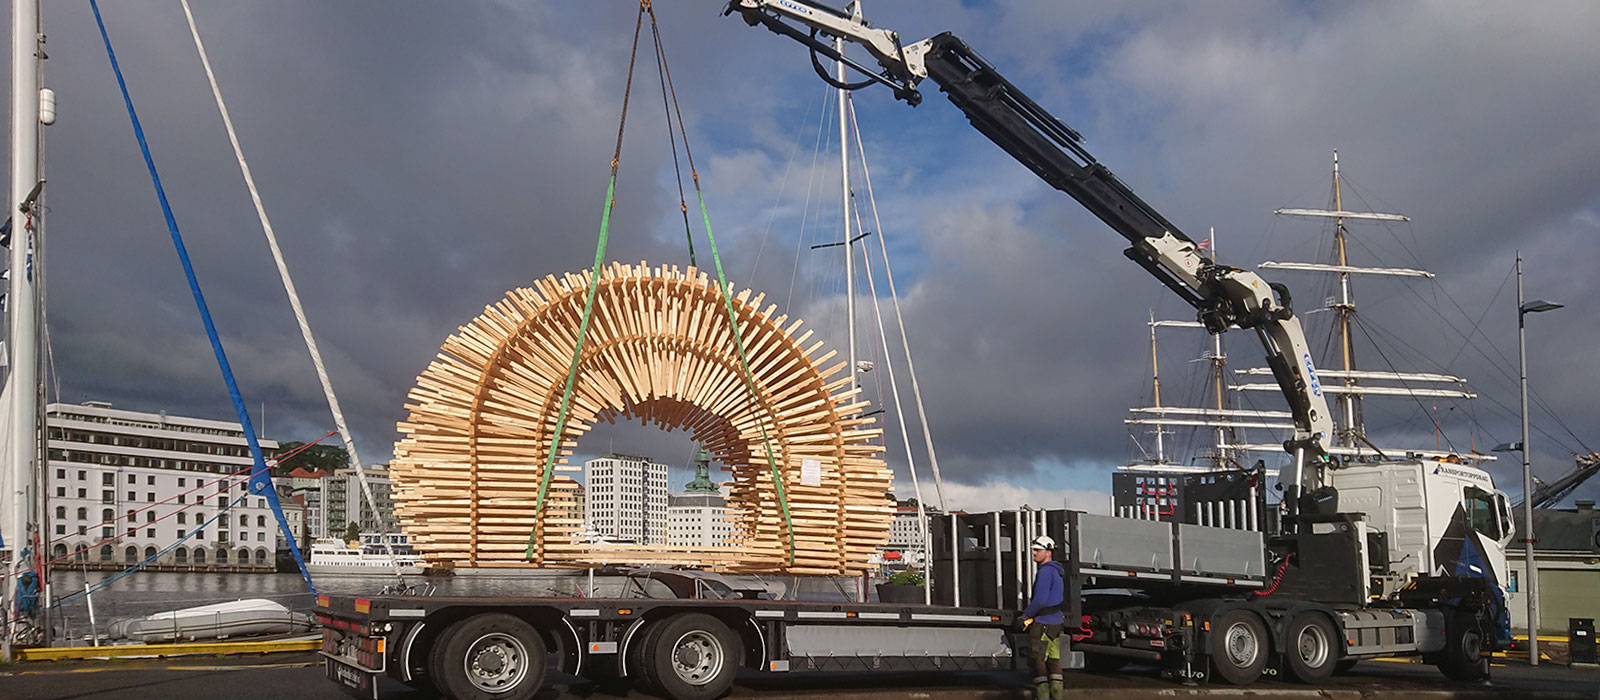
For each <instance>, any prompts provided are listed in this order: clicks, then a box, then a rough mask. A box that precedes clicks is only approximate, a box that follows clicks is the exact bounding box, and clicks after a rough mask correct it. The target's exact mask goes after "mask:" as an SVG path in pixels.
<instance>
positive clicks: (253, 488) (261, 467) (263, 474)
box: [89, 0, 317, 593]
mask: <svg viewBox="0 0 1600 700" xmlns="http://www.w3.org/2000/svg"><path fill="white" fill-rule="evenodd" d="M89 7H90V8H91V9H93V10H94V21H95V24H96V25H98V26H99V28H100V38H101V40H102V41H104V42H105V47H106V57H107V58H108V59H110V61H111V71H112V73H114V74H116V77H117V87H118V89H120V90H121V91H122V102H123V104H124V105H125V106H126V107H127V108H128V121H129V122H131V123H132V125H133V135H134V137H135V138H136V139H137V140H138V142H139V151H140V152H141V153H142V154H143V155H144V163H145V167H146V169H148V170H149V171H150V184H151V185H152V186H154V187H155V190H156V199H157V200H159V201H160V203H161V214H162V216H163V217H164V218H165V219H166V221H167V231H168V233H170V234H171V236H172V246H173V248H174V249H176V251H177V254H178V262H179V263H181V264H182V266H183V273H184V276H185V277H187V278H188V281H189V291H190V292H191V293H192V294H193V296H194V303H195V307H196V308H197V309H198V310H199V311H200V321H201V323H202V324H203V325H204V326H205V330H206V337H207V338H209V339H210V341H211V351H212V354H214V355H215V356H216V358H217V367H218V369H219V370H221V372H222V380H223V383H224V384H226V385H227V387H228V396H229V398H231V399H232V400H233V409H234V412H235V413H237V414H238V416H239V427H240V428H241V429H242V430H243V432H244V439H245V443H246V444H247V445H249V447H250V456H251V458H252V459H253V460H254V461H255V468H254V470H253V471H252V472H251V474H250V488H249V490H248V491H247V493H248V492H254V493H255V494H256V495H257V496H260V497H263V498H266V499H267V502H268V503H269V504H271V505H272V511H273V514H274V515H275V516H276V517H277V520H278V526H279V527H280V528H282V529H283V533H284V537H285V539H287V540H289V551H290V552H291V553H293V554H294V560H295V563H296V564H297V565H299V567H300V575H301V577H303V578H304V579H305V581H306V588H307V589H308V590H310V591H311V592H312V593H316V591H317V589H316V586H315V585H314V584H313V583H312V582H311V573H310V572H309V571H307V570H306V563H305V559H304V558H303V557H301V556H300V544H299V543H298V542H295V541H294V537H293V536H291V534H290V533H291V530H290V528H289V521H288V519H287V518H285V517H284V516H283V508H282V507H281V506H279V505H278V491H277V489H274V488H273V487H272V473H271V472H270V471H268V469H267V461H266V457H265V456H263V455H262V453H261V443H260V442H259V441H257V440H256V432H255V428H254V427H252V426H251V424H250V411H249V410H248V409H246V408H245V405H244V397H243V396H242V395H240V393H239V384H238V382H236V381H235V380H234V377H233V367H232V366H231V365H229V364H228V355H227V352H226V351H225V350H223V347H222V338H221V337H220V336H219V335H218V334H217V327H216V324H215V323H213V322H212V320H211V310H210V309H209V308H207V306H206V298H205V295H204V294H203V293H202V292H201V291H200V280H199V279H198V278H196V277H195V272H194V264H193V263H192V262H191V261H190V260H189V251H188V249H187V248H186V247H185V246H184V244H183V235H182V234H181V233H179V231H178V220H177V218H176V217H175V216H174V215H173V213H172V204H171V203H170V202H168V201H167V193H166V190H164V189H162V187H161V175H160V174H159V173H157V172H156V162H155V159H154V158H153V157H152V156H151V155H150V144H149V143H148V142H147V141H145V137H144V127H143V126H141V125H140V124H139V114H138V112H136V111H135V110H134V108H133V97H132V96H131V95H129V93H128V83H127V81H125V80H124V79H123V77H122V67H121V66H120V65H118V64H117V54H116V51H114V50H113V49H112V48H111V36H110V35H109V34H108V33H106V24H105V20H104V19H103V18H102V17H101V16H100V3H99V2H98V0H89ZM241 498H243V497H242V496H241ZM180 541H182V540H180ZM174 546H175V545H174Z"/></svg>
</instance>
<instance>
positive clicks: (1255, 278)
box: [725, 0, 1337, 508]
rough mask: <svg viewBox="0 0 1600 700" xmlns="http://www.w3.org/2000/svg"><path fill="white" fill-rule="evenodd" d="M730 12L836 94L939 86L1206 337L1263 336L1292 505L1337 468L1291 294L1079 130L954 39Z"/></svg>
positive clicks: (768, 9) (732, 6)
mask: <svg viewBox="0 0 1600 700" xmlns="http://www.w3.org/2000/svg"><path fill="white" fill-rule="evenodd" d="M734 12H737V13H739V15H740V16H741V17H743V18H744V20H745V22H746V23H748V24H750V25H751V26H755V25H758V24H759V25H761V26H764V27H766V28H767V29H770V30H772V31H773V32H776V33H778V34H782V35H784V36H788V37H790V38H793V39H795V40H797V41H799V42H801V43H802V44H805V45H806V46H808V47H809V48H810V49H811V52H812V63H813V65H814V66H815V67H816V69H817V74H818V75H820V76H822V78H823V79H824V80H826V81H827V82H828V83H830V84H832V85H835V86H836V87H844V88H857V87H863V86H866V85H869V84H872V83H881V84H884V85H886V86H888V87H889V88H891V89H892V90H894V94H895V97H896V98H898V99H901V100H904V101H905V102H907V103H908V104H910V105H912V106H916V105H918V104H920V103H921V101H922V95H921V93H920V92H918V90H917V84H918V83H919V82H921V81H922V80H923V79H929V80H932V81H933V82H934V83H936V84H938V85H939V89H940V91H942V92H944V93H945V95H946V96H948V97H949V98H950V101H951V102H952V103H954V104H955V106H956V107H958V108H960V109H961V111H962V112H964V113H966V115H967V119H968V120H969V121H971V123H972V126H973V127H974V128H976V129H977V130H978V131H980V132H982V133H983V135H985V136H987V137H989V140H991V141H994V142H995V144H996V145H998V146H1000V147H1001V148H1003V149H1005V151H1006V152H1007V153H1009V154H1011V156H1012V157H1013V158H1016V159H1017V161H1018V162H1020V163H1022V164H1023V165H1026V166H1027V167H1028V169H1029V170H1032V171H1033V172H1034V174H1036V175H1038V176H1039V177H1040V178H1041V179H1043V180H1044V181H1045V182H1048V183H1050V185H1051V186H1052V187H1055V188H1056V189H1058V190H1061V191H1063V192H1066V193H1067V194H1069V195H1072V198H1073V199H1076V200H1078V203H1079V204H1082V205H1083V206H1084V207H1085V208H1087V209H1088V210H1089V211H1090V212H1093V213H1094V215H1095V216H1097V217H1099V218H1100V220H1101V221H1104V222H1105V223H1106V224H1107V225H1108V226H1110V227H1111V228H1112V229H1114V230H1115V231H1116V232H1117V233H1120V234H1122V236H1123V237H1124V238H1127V239H1128V241H1129V242H1130V243H1131V244H1132V245H1131V246H1130V247H1129V248H1128V249H1127V250H1125V251H1123V254H1124V255H1126V256H1127V257H1128V259H1130V260H1132V261H1134V262H1136V263H1138V264H1139V265H1140V266H1141V267H1143V268H1144V269H1145V270H1147V271H1149V272H1150V274H1152V275H1155V277H1156V279H1159V280H1161V282H1162V283H1163V284H1165V285H1166V286H1167V287H1169V288H1170V289H1172V291H1174V292H1176V293H1177V294H1178V296H1180V297H1182V298H1183V300H1184V301H1186V302H1188V303H1189V304H1190V305H1191V306H1194V307H1195V310H1196V312H1197V315H1198V317H1199V320H1200V322H1201V323H1202V324H1204V325H1205V327H1206V329H1207V330H1209V331H1211V332H1212V333H1221V332H1222V331H1224V330H1227V329H1228V328H1230V327H1238V328H1249V329H1254V330H1255V331H1256V335H1257V337H1258V338H1259V339H1260V340H1261V343H1262V346H1263V347H1264V349H1265V350H1266V358H1267V364H1268V366H1269V367H1271V368H1272V374H1273V377H1274V378H1275V379H1276V380H1277V382H1278V385H1279V387H1280V388H1281V389H1282V390H1283V395H1284V398H1285V399H1286V400H1287V401H1288V403H1289V408H1290V412H1291V414H1292V415H1293V418H1294V426H1295V431H1294V437H1293V438H1291V439H1289V440H1288V441H1286V442H1285V443H1284V449H1285V450H1287V451H1288V452H1289V453H1290V454H1292V455H1294V456H1295V468H1294V472H1295V473H1294V476H1293V478H1292V479H1289V480H1287V481H1289V483H1290V486H1289V488H1290V489H1291V491H1290V493H1288V494H1286V496H1287V497H1286V499H1285V500H1286V501H1288V502H1289V503H1291V504H1293V503H1294V501H1295V500H1296V499H1294V498H1293V496H1294V495H1295V493H1294V492H1295V491H1298V490H1299V488H1298V487H1299V486H1300V485H1301V482H1302V471H1303V469H1304V467H1305V466H1306V463H1307V460H1310V461H1311V463H1312V465H1313V466H1314V467H1320V466H1337V465H1336V463H1334V462H1332V461H1330V460H1329V458H1328V449H1327V448H1328V440H1329V439H1330V437H1331V436H1332V434H1333V423H1332V419H1331V418H1330V414H1329V412H1328V404H1327V399H1326V398H1325V397H1324V396H1323V394H1322V387H1321V385H1320V384H1319V383H1318V381H1317V375H1316V369H1315V367H1314V366H1313V364H1312V361H1311V353H1310V350H1309V347H1308V344H1307V343H1306V339H1305V333H1304V331H1302V330H1301V327H1300V321H1299V320H1298V319H1296V318H1295V316H1294V312H1293V310H1292V309H1291V308H1290V303H1291V302H1290V295H1289V291H1288V289H1287V288H1286V287H1284V286H1283V285H1281V284H1277V283H1269V282H1266V281H1265V280H1263V279H1262V278H1261V277H1260V276H1259V275H1257V274H1255V273H1254V272H1251V271H1248V270H1241V269H1238V268H1233V267H1227V266H1224V265H1218V264H1216V263H1215V262H1213V261H1212V260H1211V259H1210V258H1209V257H1207V256H1206V255H1205V254H1204V253H1203V252H1202V251H1201V250H1200V248H1199V247H1198V246H1196V245H1195V242H1194V241H1193V240H1191V239H1190V238H1189V237H1188V236H1185V235H1184V234H1183V232H1182V231H1180V230H1179V229H1178V227H1177V226H1175V225H1173V224H1172V222H1170V221H1167V219H1166V218H1165V217H1163V216H1162V215H1161V214H1160V212H1157V211H1156V210H1155V209H1154V208H1153V207H1151V206H1150V205H1149V204H1146V203H1145V201H1144V200H1143V199H1140V198H1139V196H1138V195H1136V194H1134V192H1133V190H1131V189H1129V188H1128V186H1127V185H1125V184H1123V182H1122V181H1121V180H1120V179H1118V178H1117V176H1116V175H1114V174H1112V172H1111V171H1110V170H1109V169H1108V168H1106V167H1105V166H1104V165H1101V164H1100V163H1099V162H1098V161H1096V160H1095V159H1094V156H1092V155H1090V154H1089V152H1088V151H1087V150H1085V149H1084V147H1083V145H1082V142H1083V137H1082V136H1081V135H1079V134H1078V132H1076V131H1074V130H1073V129H1072V128H1071V127H1068V126H1067V125H1065V124H1063V123H1061V121H1060V120H1059V119H1056V118H1055V116H1053V115H1051V114H1050V113H1049V112H1048V111H1046V110H1045V109H1044V108H1042V107H1040V106H1039V105H1038V104H1036V103H1034V101H1033V100H1032V99H1029V97H1028V96H1027V95H1026V94H1024V93H1023V92H1022V91H1021V90H1019V89H1017V87H1016V86H1015V85H1012V84H1011V82H1010V81H1008V80H1006V79H1005V78H1004V77H1002V76H1001V75H1000V73H999V72H998V71H996V70H995V69H994V67H993V66H990V65H989V64H988V63H987V62H986V61H984V60H983V58H982V57H980V56H978V54H977V53H976V52H974V51H973V50H972V48H971V47H969V46H967V44H966V42H963V41H962V40H961V39H959V38H956V37H955V36H954V35H952V34H950V33H948V32H947V33H944V34H940V35H938V36H935V37H933V38H931V39H926V40H923V41H920V42H917V43H914V44H911V45H909V46H905V45H902V44H901V42H900V38H899V35H897V34H896V33H895V32H892V31H889V30H885V29H877V28H873V27H871V26H869V25H868V24H867V23H866V22H865V21H864V20H863V19H861V17H860V15H859V13H858V12H851V13H847V12H842V11H839V10H836V9H833V8H828V7H825V6H822V5H819V4H817V3H813V2H808V1H806V0H732V1H731V2H729V3H728V7H727V10H726V13H725V14H731V13H734ZM796 25H801V26H803V27H806V28H807V29H801V28H800V27H799V26H796ZM818 34H826V35H829V36H832V37H838V38H841V39H844V40H846V41H849V42H852V43H855V44H858V45H860V46H862V47H864V48H866V50H867V51H868V53H870V54H872V56H873V57H874V58H875V59H877V61H878V64H879V66H880V68H881V70H879V71H877V72H874V71H873V70H872V69H870V68H868V67H866V66H864V65H862V64H860V63H858V62H856V61H853V60H850V59H849V58H847V57H845V56H843V55H842V54H840V53H839V52H837V51H835V50H834V49H833V46H832V45H831V44H830V43H828V42H825V41H822V40H821V39H819V38H818ZM819 55H821V56H825V57H827V58H830V59H834V60H842V61H844V62H845V63H846V65H849V66H851V67H852V68H854V69H855V70H857V71H860V72H861V73H863V74H864V75H865V76H866V79H865V80H863V81H861V82H859V83H853V84H844V83H841V82H840V81H838V80H836V79H834V78H832V77H830V76H828V75H827V73H826V71H825V70H824V69H823V68H822V66H821V64H820V62H819V61H818V58H817V57H818V56H819ZM1318 481H1320V479H1318ZM1290 507H1291V508H1293V507H1294V506H1293V505H1291V506H1290Z"/></svg>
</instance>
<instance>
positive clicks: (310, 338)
mask: <svg viewBox="0 0 1600 700" xmlns="http://www.w3.org/2000/svg"><path fill="white" fill-rule="evenodd" d="M180 1H181V4H182V5H183V16H184V18H185V19H187V20H188V23H189V35H190V36H191V37H193V38H194V48H195V53H197V54H199V56H200V65H201V67H203V68H204V69H205V72H206V82H208V83H210V85H211V96H212V98H214V99H215V100H216V103H217V114H218V115H220V116H221V117H222V126H223V128H224V129H225V130H226V131H227V132H228V143H229V144H230V145H232V146H233V156H234V158H235V159H236V160H238V161H239V174H240V175H241V176H243V178H244V185H245V189H247V190H248V191H249V192H250V202H251V203H252V204H253V205H254V206H255V209H256V218H257V219H259V220H260V222H261V234H262V235H263V236H264V237H266V239H267V247H268V248H269V249H270V250H271V251H272V260H273V263H274V264H276V265H277V268H278V278H279V279H280V280H281V281H282V282H283V291H284V293H285V294H286V295H288V297H289V308H290V309H292V310H293V311H294V319H295V323H297V324H298V325H299V326H300V336H301V338H303V339H304V340H305V344H306V352H307V353H308V354H310V355H311V366H312V367H313V368H315V369H316V372H317V381H318V382H320V383H321V385H322V394H323V396H324V397H325V398H326V399H327V401H328V411H329V412H330V413H332V414H333V424H334V427H335V428H336V429H337V430H338V432H339V438H340V439H341V440H342V441H343V442H344V448H345V451H346V452H348V453H349V456H350V463H351V464H352V465H354V466H355V468H356V481H357V483H359V484H360V485H361V493H362V496H363V498H365V500H366V502H367V507H368V508H371V509H372V512H373V515H374V516H375V517H376V519H377V521H378V528H379V530H380V531H382V530H384V529H385V528H384V524H383V523H384V519H383V518H382V517H381V516H378V515H377V514H378V512H379V511H378V500H377V498H375V497H374V496H373V495H372V487H371V486H370V485H369V484H368V483H367V476H366V467H365V465H364V464H363V463H362V461H361V456H360V454H359V453H358V452H356V443H355V438H354V437H353V436H351V434H350V427H349V426H348V425H346V424H345V420H344V411H342V410H340V408H339V398H338V396H337V395H336V394H335V393H334V391H333V382H332V380H331V379H329V378H328V369H327V366H326V364H325V363H324V362H323V361H322V351H321V350H319V349H318V348H317V340H316V337H315V336H314V335H312V333H311V324H310V322H309V321H307V320H306V312H305V308H304V307H303V306H301V304H300V293H299V291H297V290H296V289H295V286H294V278H293V277H291V276H290V275H289V265H288V263H286V262H284V259H283V251H282V250H281V249H280V248H279V247H278V236H277V234H276V233H274V232H273V230H272V221H271V220H270V219H269V218H267V208H266V205H264V204H263V203H262V201H261V192H260V190H258V189H257V188H256V180H255V177H254V176H253V175H252V174H251V173H250V165H249V163H247V162H245V157H244V147H243V146H241V145H240V144H239V133H238V131H237V130H236V129H234V127H233V117H232V116H231V115H229V113H228V105H227V103H226V102H224V101H223V99H222V88H221V87H220V86H219V85H218V84H217V74H216V72H215V71H213V70H212V69H211V57H210V55H209V54H207V53H206V45H205V42H203V41H201V40H200V28H199V26H198V25H196V23H195V21H194V12H193V11H191V10H190V8H189V0H180ZM273 510H274V511H279V510H280V509H279V508H278V504H277V502H276V497H274V501H273ZM357 519H358V520H359V517H358V518H357ZM278 521H279V524H280V525H282V526H283V535H284V539H286V540H293V539H294V538H293V537H291V536H290V533H289V525H288V521H287V520H286V519H285V518H284V517H283V516H282V515H281V513H280V514H279V515H278ZM383 539H384V549H385V550H386V551H387V552H388V554H389V564H390V566H393V567H394V569H395V575H396V576H399V575H400V561H399V559H397V558H396V557H395V553H394V547H393V546H391V545H390V544H389V543H388V538H383ZM289 550H290V551H291V552H292V553H293V554H294V559H295V563H296V564H297V565H299V566H300V567H301V569H302V570H304V568H305V562H304V561H303V560H302V558H301V554H300V545H299V544H298V543H291V544H290V545H289ZM306 575H307V577H308V578H309V577H310V573H309V572H307V574H306Z"/></svg>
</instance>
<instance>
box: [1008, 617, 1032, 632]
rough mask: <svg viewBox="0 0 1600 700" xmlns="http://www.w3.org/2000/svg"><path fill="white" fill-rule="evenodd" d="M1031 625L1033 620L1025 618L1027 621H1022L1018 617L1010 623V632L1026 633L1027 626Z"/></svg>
mask: <svg viewBox="0 0 1600 700" xmlns="http://www.w3.org/2000/svg"><path fill="white" fill-rule="evenodd" d="M1031 624H1033V618H1031V617H1030V618H1027V619H1023V618H1020V617H1019V618H1017V619H1015V620H1012V621H1011V631H1012V632H1026V631H1028V625H1031Z"/></svg>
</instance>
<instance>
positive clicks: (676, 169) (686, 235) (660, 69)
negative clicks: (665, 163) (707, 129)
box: [649, 8, 699, 267]
mask: <svg viewBox="0 0 1600 700" xmlns="http://www.w3.org/2000/svg"><path fill="white" fill-rule="evenodd" d="M649 12H650V34H651V35H652V36H653V37H655V42H656V77H657V78H659V79H660V82H661V111H662V112H663V113H664V114H665V116H666V119H665V122H666V125H667V144H668V147H669V148H670V150H671V151H672V175H673V177H676V178H677V179H678V211H680V212H682V213H683V239H684V241H686V242H688V244H689V264H690V265H692V266H694V267H699V266H698V265H695V262H694V233H693V232H692V231H690V230H689V200H688V199H687V198H685V197H684V195H683V168H682V167H681V166H679V165H678V141H677V136H676V135H674V134H673V133H672V106H673V105H668V104H667V68H666V64H667V55H666V52H665V50H664V49H663V48H662V46H661V28H660V27H657V26H656V11H655V9H654V8H650V10H649ZM677 99H678V96H677V94H676V93H674V94H673V96H672V100H673V102H674V105H675V104H676V102H677ZM678 119H679V121H678V127H679V128H680V129H681V128H683V121H682V119H683V115H682V114H680V115H678ZM683 144H684V147H685V148H687V147H688V145H689V137H688V136H687V135H685V136H684V139H683Z"/></svg>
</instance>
